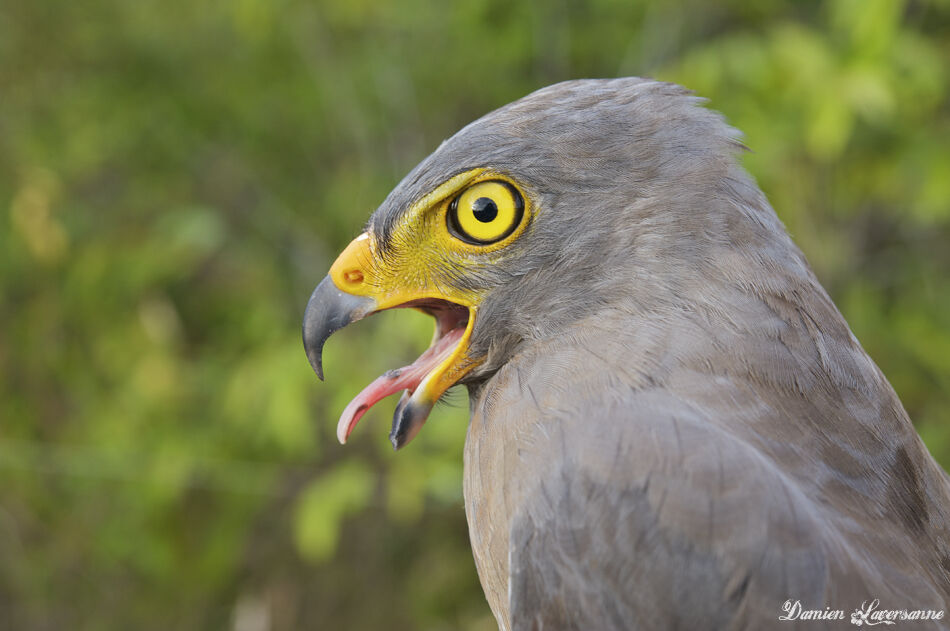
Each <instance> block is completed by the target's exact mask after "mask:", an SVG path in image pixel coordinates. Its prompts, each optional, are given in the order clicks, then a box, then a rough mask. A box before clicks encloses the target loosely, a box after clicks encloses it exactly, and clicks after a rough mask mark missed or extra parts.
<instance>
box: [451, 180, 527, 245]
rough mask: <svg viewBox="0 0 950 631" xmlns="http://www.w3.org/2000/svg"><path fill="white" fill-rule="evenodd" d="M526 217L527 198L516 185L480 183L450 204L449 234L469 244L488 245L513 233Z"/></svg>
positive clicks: (490, 182)
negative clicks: (525, 198)
mask: <svg viewBox="0 0 950 631" xmlns="http://www.w3.org/2000/svg"><path fill="white" fill-rule="evenodd" d="M523 216H524V199H522V197H521V193H519V192H518V190H517V189H516V188H515V187H514V186H512V185H510V184H508V183H507V182H500V181H497V180H490V181H487V182H479V183H477V184H474V185H473V186H470V187H469V188H467V189H465V191H463V192H462V194H461V195H459V196H458V197H456V198H455V199H453V200H452V203H451V204H449V213H448V221H449V231H450V232H451V233H452V234H453V235H455V236H456V237H458V238H459V239H461V240H462V241H465V242H467V243H472V244H475V245H487V244H489V243H494V242H496V241H500V240H502V239H504V238H505V237H507V236H508V235H510V234H511V233H512V232H514V230H515V228H517V227H518V224H520V223H521V219H522V217H523Z"/></svg>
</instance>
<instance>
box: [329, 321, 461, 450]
mask: <svg viewBox="0 0 950 631" xmlns="http://www.w3.org/2000/svg"><path fill="white" fill-rule="evenodd" d="M464 332H465V329H464V328H461V327H460V328H456V329H452V330H451V331H449V332H448V333H446V334H445V335H443V336H442V337H440V338H439V339H438V340H436V342H435V344H433V345H432V346H430V347H429V348H428V349H426V352H424V353H423V354H422V355H420V356H419V359H417V360H416V361H414V362H412V364H410V365H408V366H406V367H404V368H399V369H398V370H390V371H389V372H387V373H386V374H385V375H383V376H381V377H378V378H377V379H376V381H374V382H373V383H371V384H369V385H368V386H366V387H365V388H363V391H362V392H360V393H359V394H358V395H356V398H354V399H353V400H352V401H350V404H349V405H347V406H346V409H345V410H343V414H342V415H341V416H340V424H339V425H337V427H336V437H337V438H338V439H340V442H341V443H345V442H346V439H347V438H349V437H350V432H352V431H353V428H354V427H356V423H357V422H358V421H359V420H360V418H362V416H363V415H364V414H366V411H367V410H368V409H370V408H371V407H373V406H374V405H376V404H377V403H379V401H380V400H382V399H385V398H386V397H388V396H389V395H391V394H395V393H396V392H399V391H400V390H408V391H409V393H410V394H412V393H413V392H415V390H416V388H418V387H419V384H420V383H422V380H423V379H425V378H426V375H428V374H429V373H430V372H432V370H433V369H435V367H436V366H438V365H439V364H440V363H442V362H443V361H444V360H445V359H447V358H448V356H449V355H451V354H452V351H453V350H454V349H455V346H456V344H458V341H459V340H460V339H462V334H463V333H464Z"/></svg>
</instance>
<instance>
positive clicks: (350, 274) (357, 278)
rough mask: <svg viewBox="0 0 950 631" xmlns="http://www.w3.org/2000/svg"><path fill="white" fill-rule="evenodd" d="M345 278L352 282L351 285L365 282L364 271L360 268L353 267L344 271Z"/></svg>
mask: <svg viewBox="0 0 950 631" xmlns="http://www.w3.org/2000/svg"><path fill="white" fill-rule="evenodd" d="M343 280H345V281H346V282H348V283H350V284H351V285H356V284H359V283H362V282H363V272H361V271H360V270H358V269H351V270H347V271H346V272H343Z"/></svg>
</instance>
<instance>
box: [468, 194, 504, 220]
mask: <svg viewBox="0 0 950 631" xmlns="http://www.w3.org/2000/svg"><path fill="white" fill-rule="evenodd" d="M472 214H473V215H475V219H478V220H479V221H480V222H482V223H488V222H490V221H493V220H494V219H495V217H497V216H498V206H496V205H495V202H494V201H493V200H492V199H491V198H489V197H479V198H478V199H476V200H475V201H474V202H473V203H472Z"/></svg>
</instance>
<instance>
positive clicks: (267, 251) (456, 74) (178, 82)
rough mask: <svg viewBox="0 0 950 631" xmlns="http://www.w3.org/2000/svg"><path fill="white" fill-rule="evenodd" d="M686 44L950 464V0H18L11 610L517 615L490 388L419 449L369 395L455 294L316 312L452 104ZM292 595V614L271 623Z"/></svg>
mask: <svg viewBox="0 0 950 631" xmlns="http://www.w3.org/2000/svg"><path fill="white" fill-rule="evenodd" d="M627 74H640V75H652V76H656V77H659V78H662V79H667V80H671V81H677V82H680V83H683V84H684V85H686V86H688V87H690V88H692V89H694V90H696V91H697V93H699V94H700V95H702V96H705V97H708V98H709V99H710V102H711V103H710V104H711V106H712V107H714V108H716V109H718V110H720V111H722V112H723V113H724V114H725V115H726V116H727V118H728V119H729V120H730V122H731V123H732V124H733V125H735V126H736V127H738V128H739V129H741V130H743V131H744V132H745V139H746V143H747V145H748V146H749V147H750V148H751V149H752V152H750V153H749V154H748V155H747V157H746V166H747V167H748V168H749V169H750V170H751V171H752V172H753V174H754V175H755V176H756V177H757V178H758V180H759V182H760V183H761V185H762V188H763V189H764V190H765V192H766V194H767V195H768V196H769V198H770V200H771V201H772V203H773V205H774V206H775V208H776V210H777V212H778V213H779V215H780V217H781V218H782V219H783V221H785V223H786V225H787V226H788V227H789V229H790V231H791V232H792V234H793V236H794V238H795V239H796V241H797V242H798V243H799V245H801V247H802V248H803V249H804V251H805V253H806V255H807V256H808V257H809V259H810V261H811V262H812V264H813V266H814V267H815V269H816V272H817V273H818V275H819V277H820V278H821V279H822V281H823V282H824V283H825V285H826V287H828V289H829V291H830V292H831V294H832V296H833V297H834V298H835V300H836V302H837V303H838V305H839V306H840V307H841V309H842V310H843V312H844V313H845V315H846V317H847V318H848V320H849V322H850V323H851V325H852V328H853V330H854V332H855V334H856V335H857V337H858V338H859V339H860V340H861V341H862V343H863V344H864V345H865V348H867V350H868V351H869V352H870V354H871V355H872V357H874V359H875V360H876V361H877V362H878V363H879V364H880V366H881V368H882V370H883V371H884V372H885V374H887V375H888V377H889V378H890V380H891V382H892V383H893V384H894V386H895V388H896V389H897V391H898V393H899V394H900V395H901V398H902V400H903V401H904V404H905V406H906V407H907V409H908V411H909V412H910V414H911V416H912V418H914V419H915V421H916V422H917V423H918V427H919V429H920V431H921V433H922V435H923V436H924V438H925V440H926V441H927V443H928V445H929V447H930V449H931V450H932V452H933V453H934V454H935V455H936V456H937V457H938V459H939V460H940V461H941V462H942V463H943V464H944V466H947V465H950V400H948V398H950V397H948V393H950V315H948V314H950V274H948V271H950V251H948V248H947V247H946V244H947V243H948V238H950V151H948V150H947V147H950V116H948V112H950V107H948V106H950V96H948V95H950V4H948V2H947V1H946V0H914V1H909V0H908V1H906V2H904V1H900V0H832V1H829V2H821V3H819V2H810V1H809V2H794V1H792V0H764V1H760V2H754V3H750V2H745V1H740V0H727V1H724V2H720V3H718V4H715V5H713V4H712V3H708V2H700V1H699V0H674V1H670V2H663V3H659V2H657V3H646V2H627V1H623V2H622V1H618V0H595V1H592V2H587V3H580V2H551V3H545V2H514V3H512V2H500V1H498V0H465V1H463V2H456V3H437V2H434V1H433V0H409V1H407V2H401V3H386V2H371V1H369V0H360V1H353V0H327V1H325V2H318V3H311V2H305V1H303V0H282V1H280V2H272V1H267V0H236V1H234V2H210V3H208V2H201V3H194V2H185V1H184V0H166V1H164V2H155V1H152V0H143V1H137V2H119V1H117V0H88V1H85V2H81V3H70V2H65V1H63V0H49V1H47V2H16V1H15V0H7V1H5V2H0V290H2V293H0V296H2V297H0V331H2V334H0V487H2V488H3V493H2V494H0V559H2V563H0V628H15V629H61V628H68V629H77V630H93V629H96V630H98V629H129V628H132V629H143V630H147V629H167V628H175V629H183V630H188V629H217V628H222V629H223V628H236V629H237V628H241V629H249V628H260V629H264V628H270V629H297V628H343V629H360V628H387V629H404V628H405V629H420V628H424V629H433V630H434V629H459V628H464V629H491V628H493V622H492V619H491V617H490V614H489V613H488V611H487V607H486V605H485V603H484V599H483V597H482V595H481V592H480V590H479V588H478V585H477V580H476V577H475V573H474V566H473V564H472V560H471V556H470V552H469V548H468V541H467V533H466V530H465V524H464V519H463V515H462V508H461V503H462V502H461V451H462V444H463V441H464V432H465V423H466V418H467V405H466V402H465V395H464V393H459V394H458V396H457V397H456V398H455V399H454V400H452V401H451V402H450V403H451V405H450V406H443V407H441V408H440V409H438V410H436V412H434V413H433V415H432V418H431V419H430V421H429V423H428V425H427V426H426V428H425V430H424V431H423V432H422V433H421V434H420V436H419V437H418V438H417V439H416V441H415V442H413V444H412V445H411V446H410V447H409V448H408V449H407V450H405V451H404V452H401V453H400V454H398V455H394V454H392V452H391V450H390V448H389V444H388V441H387V440H386V434H387V431H386V430H387V429H388V427H387V426H388V422H389V419H388V413H387V409H386V408H387V406H386V405H382V406H380V409H378V410H373V411H371V412H370V414H368V415H367V417H366V418H365V419H364V420H363V421H362V422H361V427H360V428H359V430H360V431H357V432H356V433H355V434H354V436H353V438H352V441H351V442H352V444H351V445H350V446H348V447H347V448H346V449H341V448H340V447H339V446H338V445H337V444H336V441H335V438H334V428H335V424H336V417H337V415H338V414H339V412H340V411H341V410H342V409H343V407H344V406H345V404H346V403H347V401H348V400H349V399H350V398H351V397H352V396H353V395H355V394H356V392H358V391H359V389H360V388H362V386H363V385H365V384H366V383H368V382H369V381H371V380H372V379H373V378H374V377H375V376H376V375H378V374H380V373H381V372H383V371H384V370H386V369H388V368H392V367H395V366H397V365H400V363H407V362H409V361H411V360H412V359H413V358H414V357H415V356H417V355H418V353H419V352H420V351H421V349H422V348H424V347H425V345H426V344H427V342H428V337H429V336H430V335H431V323H430V322H429V321H427V320H426V319H425V318H424V317H422V316H419V315H418V314H413V313H407V312H403V313H387V314H384V315H381V316H378V318H373V319H371V320H369V321H366V322H362V323H359V324H357V325H355V326H354V327H353V328H352V329H347V330H346V331H343V332H342V333H341V334H339V336H338V337H334V339H332V340H331V341H330V342H329V343H328V345H327V349H326V363H325V365H326V368H327V374H328V381H327V383H326V384H319V383H318V382H317V381H316V379H315V378H314V377H313V375H312V373H311V371H310V368H309V366H308V364H307V361H306V358H305V357H304V354H303V352H302V349H301V346H300V341H299V326H300V317H301V314H302V311H303V307H304V305H305V303H306V299H307V297H308V296H309V293H310V291H311V290H312V288H313V286H314V285H315V284H316V283H317V282H318V281H319V279H320V278H321V277H322V276H323V275H324V273H325V272H326V270H327V269H328V267H329V265H330V263H331V262H332V260H333V258H334V256H335V254H336V253H337V252H339V251H340V249H342V247H343V246H345V244H346V243H347V242H348V241H349V239H350V238H352V237H353V236H354V235H355V234H357V233H358V232H359V228H360V226H361V225H362V223H363V221H365V219H366V217H367V216H368V215H369V213H370V212H371V211H372V210H373V208H375V206H376V205H377V204H378V203H379V202H380V201H381V200H382V199H383V198H384V197H385V195H386V193H387V192H388V191H389V189H391V188H392V186H394V185H395V184H396V182H398V180H399V178H401V177H402V176H403V175H404V174H405V173H406V172H407V171H408V170H409V169H410V168H411V167H412V166H413V165H414V164H415V163H416V162H417V161H419V160H420V159H421V158H423V157H424V156H425V155H426V154H427V153H428V152H429V151H431V150H432V149H434V148H435V147H436V146H437V145H438V143H439V141H440V140H441V139H442V138H445V137H447V136H448V135H450V134H451V133H453V132H454V131H455V130H456V129H458V128H459V127H460V126H461V125H463V124H465V123H467V122H469V121H470V120H472V119H473V118H475V117H477V116H479V115H481V114H483V113H485V112H487V111H489V110H490V109H493V108H495V107H498V106H500V105H503V104H504V103H507V102H509V101H511V100H513V99H515V98H517V97H520V96H522V95H524V94H526V93H527V92H529V91H531V90H533V89H535V88H538V87H541V86H543V85H546V84H548V83H552V82H555V81H559V80H563V79H568V78H575V77H583V76H617V75H627ZM265 623H266V624H265Z"/></svg>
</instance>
